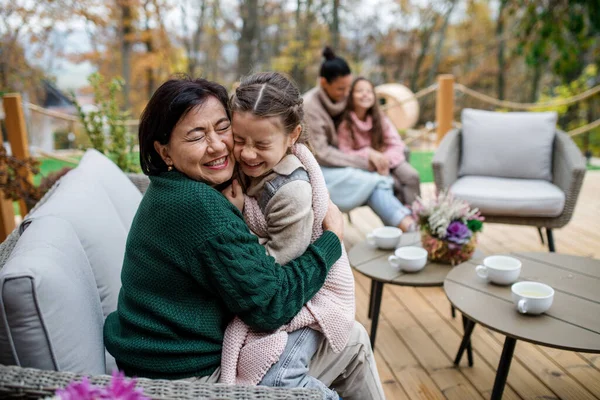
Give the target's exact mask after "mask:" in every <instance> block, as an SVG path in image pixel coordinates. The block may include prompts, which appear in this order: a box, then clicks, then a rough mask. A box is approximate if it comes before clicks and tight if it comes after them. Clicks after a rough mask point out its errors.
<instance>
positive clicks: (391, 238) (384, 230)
mask: <svg viewBox="0 0 600 400" xmlns="http://www.w3.org/2000/svg"><path fill="white" fill-rule="evenodd" d="M400 236H402V231H401V230H400V229H398V228H396V227H393V226H383V227H381V228H377V229H374V230H373V232H371V233H369V234H367V243H369V245H370V246H372V247H379V248H380V249H385V250H391V249H395V248H396V246H397V245H398V242H400Z"/></svg>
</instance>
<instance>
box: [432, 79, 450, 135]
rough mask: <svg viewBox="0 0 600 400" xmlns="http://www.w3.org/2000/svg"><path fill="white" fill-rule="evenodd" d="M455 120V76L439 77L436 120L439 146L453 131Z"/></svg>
mask: <svg viewBox="0 0 600 400" xmlns="http://www.w3.org/2000/svg"><path fill="white" fill-rule="evenodd" d="M453 119H454V75H439V76H438V89H437V98H436V103H435V120H436V122H437V144H440V142H441V141H442V139H443V138H444V135H446V133H448V131H449V130H450V129H452V120H453Z"/></svg>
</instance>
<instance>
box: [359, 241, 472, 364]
mask: <svg viewBox="0 0 600 400" xmlns="http://www.w3.org/2000/svg"><path fill="white" fill-rule="evenodd" d="M403 246H421V234H420V232H410V233H404V234H403V235H402V236H401V237H400V244H399V245H398V247H403ZM392 254H394V251H393V250H381V249H377V248H373V247H371V246H370V245H369V244H368V243H367V241H366V240H364V241H362V242H360V243H357V244H356V245H355V246H354V247H352V249H350V251H349V252H348V259H349V260H350V265H351V266H352V268H353V269H355V270H356V271H358V272H360V273H361V274H363V275H364V276H366V277H368V278H370V279H371V295H370V300H369V318H371V347H372V348H375V337H376V335H377V324H378V323H379V312H380V309H381V296H382V294H383V286H384V285H385V284H386V283H389V284H392V285H399V286H412V287H427V286H442V285H443V284H444V279H446V275H448V272H450V271H451V269H452V267H451V266H450V265H448V264H439V263H433V262H428V263H427V265H425V267H424V268H423V269H422V270H421V271H419V272H416V273H407V272H401V271H398V270H396V269H394V268H392V266H391V265H390V264H389V262H388V257H389V256H390V255H392ZM482 256H483V254H482V253H481V252H480V251H479V250H476V251H475V254H474V258H481V257H482ZM466 323H467V320H465V319H463V325H464V324H466ZM467 356H468V357H469V360H470V361H471V365H472V359H473V356H472V353H471V351H470V346H468V347H467Z"/></svg>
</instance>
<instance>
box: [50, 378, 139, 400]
mask: <svg viewBox="0 0 600 400" xmlns="http://www.w3.org/2000/svg"><path fill="white" fill-rule="evenodd" d="M135 384H136V381H135V379H127V378H125V375H124V374H123V373H122V372H116V371H115V372H113V375H112V378H111V380H110V382H109V383H108V385H107V386H106V387H104V388H102V387H98V386H95V385H91V384H90V381H89V379H88V378H87V377H83V379H82V380H81V382H71V383H70V384H69V385H68V386H67V387H66V388H64V389H59V390H57V391H56V398H58V399H60V400H150V399H149V398H148V397H146V396H144V392H143V391H142V389H139V388H136V387H135Z"/></svg>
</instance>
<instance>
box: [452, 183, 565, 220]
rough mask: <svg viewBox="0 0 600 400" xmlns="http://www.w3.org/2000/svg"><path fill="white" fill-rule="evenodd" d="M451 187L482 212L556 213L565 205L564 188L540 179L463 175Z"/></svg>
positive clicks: (495, 213)
mask: <svg viewBox="0 0 600 400" xmlns="http://www.w3.org/2000/svg"><path fill="white" fill-rule="evenodd" d="M450 191H451V192H452V193H453V194H454V195H455V196H456V197H458V198H461V199H463V200H466V201H467V202H469V204H471V206H473V207H477V208H479V210H480V211H481V213H482V214H483V215H484V216H485V215H510V216H520V217H556V216H558V215H560V214H561V213H562V211H563V208H564V206H565V194H564V192H563V191H562V190H560V189H559V188H558V187H557V186H555V185H553V184H552V183H550V182H548V181H545V180H539V179H508V178H496V177H489V176H464V177H462V178H459V179H458V180H457V181H456V182H454V184H453V185H452V186H451V187H450Z"/></svg>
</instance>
